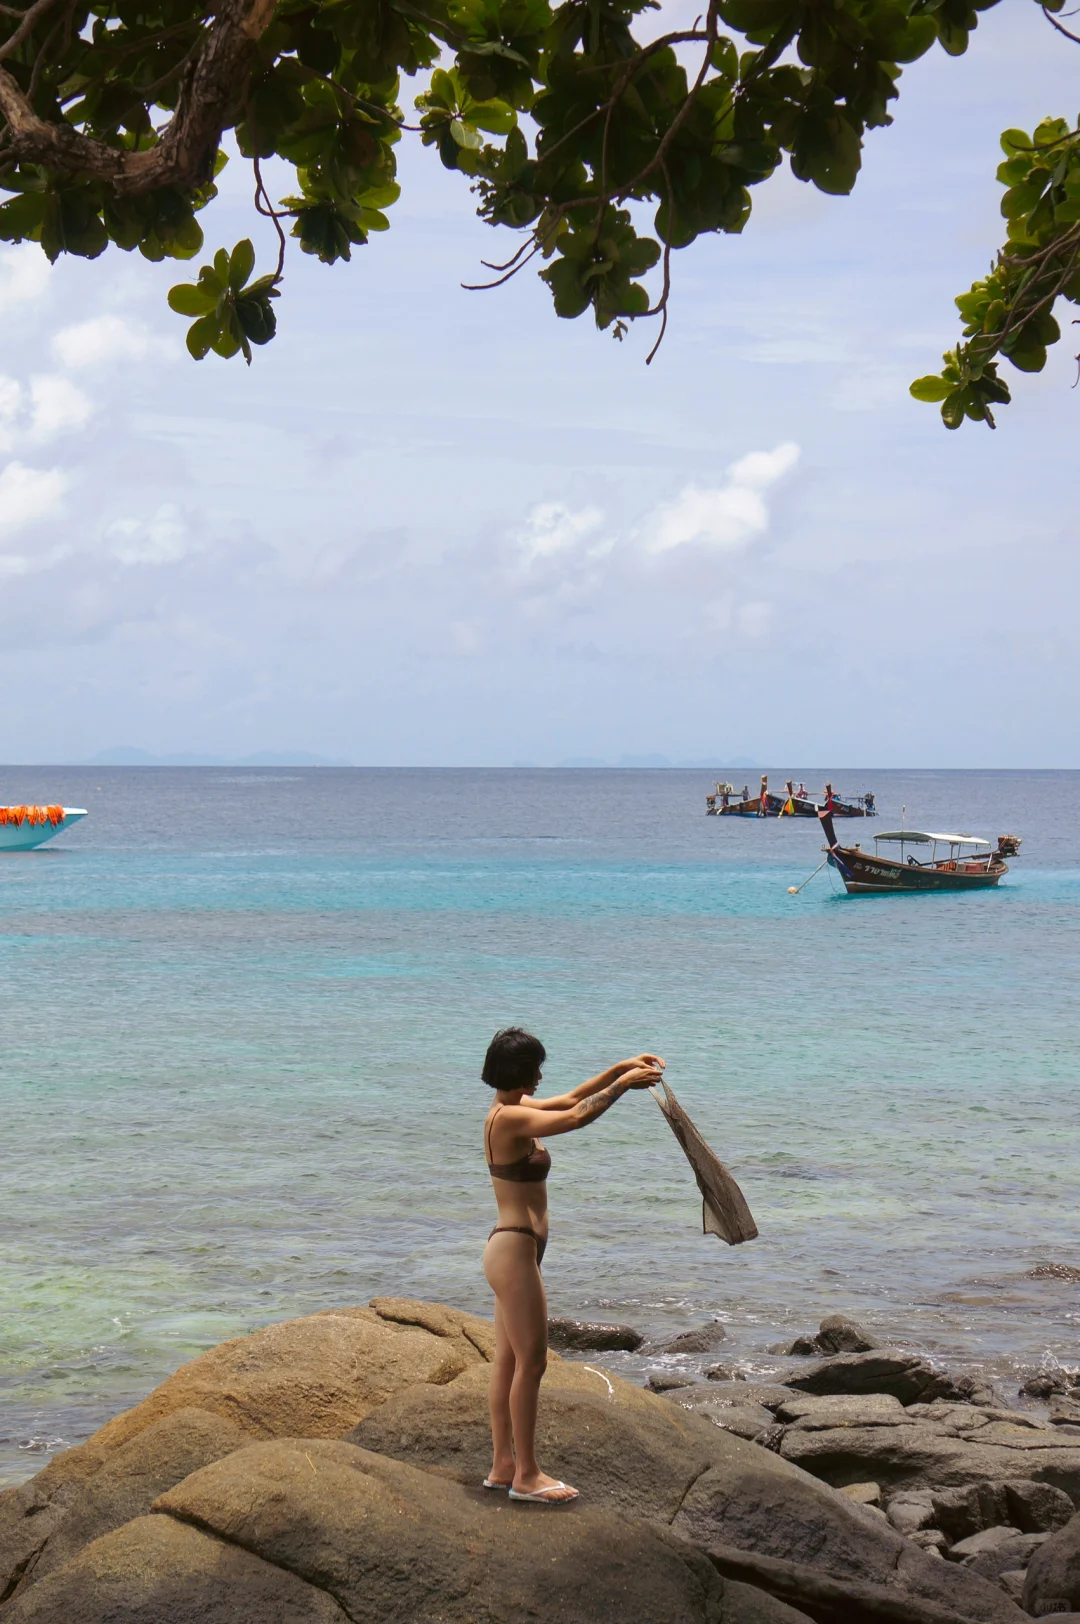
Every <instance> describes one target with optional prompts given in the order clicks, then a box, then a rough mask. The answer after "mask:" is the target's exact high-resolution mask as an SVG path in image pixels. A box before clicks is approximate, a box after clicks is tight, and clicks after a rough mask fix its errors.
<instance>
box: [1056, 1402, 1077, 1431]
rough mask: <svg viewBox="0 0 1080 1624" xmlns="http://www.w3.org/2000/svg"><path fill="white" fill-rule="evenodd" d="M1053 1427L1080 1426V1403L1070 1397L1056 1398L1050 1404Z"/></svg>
mask: <svg viewBox="0 0 1080 1624" xmlns="http://www.w3.org/2000/svg"><path fill="white" fill-rule="evenodd" d="M1049 1421H1050V1425H1051V1426H1052V1427H1068V1426H1073V1427H1075V1426H1080V1404H1077V1403H1076V1402H1075V1401H1074V1400H1073V1399H1070V1398H1055V1399H1053V1400H1052V1401H1051V1404H1050V1415H1049Z"/></svg>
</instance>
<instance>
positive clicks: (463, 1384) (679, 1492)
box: [0, 1298, 1080, 1624]
mask: <svg viewBox="0 0 1080 1624" xmlns="http://www.w3.org/2000/svg"><path fill="white" fill-rule="evenodd" d="M635 1337H637V1341H636V1342H634V1341H633V1338H635ZM552 1338H553V1343H555V1344H557V1345H560V1346H562V1347H563V1348H565V1349H566V1350H567V1351H568V1352H570V1353H571V1355H572V1356H571V1357H560V1356H559V1354H557V1353H553V1354H552V1357H551V1362H550V1366H549V1369H548V1372H547V1375H546V1377H545V1379H544V1384H543V1389H542V1395H541V1414H540V1446H541V1458H542V1459H543V1460H544V1461H545V1462H546V1463H547V1464H549V1465H550V1466H552V1467H555V1468H557V1469H558V1471H559V1473H560V1474H561V1475H564V1476H565V1477H566V1478H567V1480H568V1481H570V1482H573V1483H576V1484H577V1485H578V1486H579V1487H580V1488H581V1489H582V1491H583V1498H582V1500H581V1502H579V1503H578V1504H576V1505H573V1506H569V1507H566V1508H565V1509H556V1508H537V1507H532V1506H517V1505H514V1504H512V1503H511V1502H509V1501H508V1500H507V1498H506V1496H505V1495H501V1494H491V1493H485V1491H483V1490H482V1489H481V1488H480V1487H479V1485H480V1481H481V1479H482V1477H483V1475H484V1472H485V1470H486V1468H487V1466H488V1464H489V1448H490V1443H489V1433H488V1419H487V1402H486V1392H487V1378H488V1371H487V1364H488V1361H489V1359H490V1357H491V1354H492V1350H493V1330H492V1327H491V1325H490V1323H489V1322H488V1321H486V1320H483V1319H478V1318H476V1317H474V1316H472V1315H468V1314H463V1313H460V1312H458V1311H456V1310H454V1309H451V1308H446V1307H442V1306H440V1305H438V1304H431V1303H420V1302H412V1301H407V1300H404V1299H391V1298H376V1299H375V1300H374V1301H373V1302H372V1303H371V1304H370V1305H369V1307H367V1308H347V1309H342V1310H340V1311H336V1312H330V1313H321V1314H316V1315H312V1316H310V1317H308V1318H305V1319H300V1320H291V1321H287V1322H285V1323H283V1324H279V1325H272V1326H269V1327H267V1328H266V1329H265V1330H262V1331H259V1332H256V1333H255V1334H254V1335H253V1336H250V1337H243V1338H237V1339H235V1340H233V1341H230V1342H225V1343H223V1344H222V1345H221V1346H220V1347H218V1348H214V1349H212V1350H211V1351H210V1352H208V1353H206V1354H204V1355H203V1356H202V1357H201V1358H199V1359H196V1360H194V1361H193V1362H192V1363H191V1364H189V1365H185V1366H184V1367H182V1368H181V1369H180V1370H178V1371H177V1372H176V1373H175V1375H173V1376H171V1377H170V1378H169V1379H168V1380H167V1381H166V1382H164V1383H163V1384H162V1385H161V1386H160V1387H158V1388H157V1389H155V1391H154V1392H153V1393H151V1394H150V1396H149V1397H148V1398H146V1399H145V1400H143V1402H142V1403H141V1404H137V1405H136V1406H135V1407H134V1409H131V1410H128V1411H126V1412H124V1413H123V1414H121V1415H119V1416H117V1417H115V1419H114V1420H112V1421H110V1422H109V1423H108V1424H107V1425H106V1426H104V1427H103V1428H101V1430H100V1431H99V1432H97V1433H95V1434H94V1436H93V1437H92V1438H90V1439H89V1440H88V1441H87V1442H86V1443H84V1444H81V1445H79V1446H78V1447H77V1448H74V1449H70V1450H68V1451H66V1452H65V1453H64V1454H61V1455H58V1456H56V1457H55V1458H54V1459H53V1460H52V1461H51V1462H50V1463H49V1465H48V1466H46V1467H45V1468H44V1470H43V1471H41V1472H39V1473H38V1474H37V1476H36V1477H34V1478H32V1479H30V1480H29V1481H28V1482H27V1483H24V1484H22V1485H21V1486H19V1487H18V1488H15V1489H10V1490H8V1491H7V1492H6V1493H4V1494H2V1495H0V1624H73V1621H74V1624H349V1621H351V1624H369V1621H370V1624H376V1621H378V1624H397V1621H400V1624H458V1621H460V1624H519V1621H520V1624H525V1621H526V1620H529V1621H532V1624H537V1621H539V1624H544V1621H548V1620H550V1621H551V1624H600V1621H603V1624H799V1621H800V1620H802V1621H805V1620H814V1621H815V1624H862V1621H867V1624H879V1621H881V1624H885V1621H888V1624H1023V1620H1024V1619H1025V1618H1029V1617H1032V1616H1034V1617H1041V1618H1062V1619H1063V1618H1065V1617H1067V1616H1068V1615H1069V1614H1070V1613H1076V1612H1080V1515H1077V1511H1076V1508H1077V1506H1078V1505H1080V1375H1077V1376H1075V1378H1074V1377H1073V1376H1071V1375H1070V1373H1069V1372H1067V1371H1050V1372H1047V1373H1045V1374H1044V1376H1043V1377H1041V1378H1038V1379H1037V1380H1039V1381H1041V1382H1042V1387H1041V1388H1040V1389H1039V1390H1038V1391H1032V1392H1029V1393H1028V1394H1026V1395H1024V1396H1023V1397H1022V1398H1021V1397H1020V1396H1019V1395H1018V1396H1017V1404H1016V1405H1010V1404H1009V1403H1007V1402H1005V1397H1004V1396H1003V1395H1001V1394H999V1393H995V1392H992V1391H990V1390H989V1389H987V1388H984V1387H980V1386H979V1385H978V1384H977V1382H975V1381H974V1380H973V1379H972V1378H970V1377H961V1378H959V1379H953V1378H952V1377H950V1376H949V1375H948V1374H946V1373H944V1372H942V1371H940V1370H938V1369H936V1368H935V1367H933V1366H931V1365H930V1364H929V1363H927V1362H926V1361H925V1360H923V1359H921V1358H920V1357H919V1356H918V1355H916V1354H914V1353H910V1352H906V1351H903V1350H897V1349H889V1348H881V1347H879V1346H877V1345H876V1343H875V1341H874V1339H873V1338H872V1337H868V1336H867V1334H866V1333H865V1332H864V1331H862V1330H861V1329H860V1327H858V1326H856V1325H853V1324H852V1323H851V1322H850V1321H848V1320H844V1319H843V1318H842V1317H840V1316H834V1317H833V1318H831V1319H830V1320H826V1321H823V1322H822V1325H821V1327H820V1329H819V1331H818V1332H817V1333H816V1334H815V1335H813V1336H808V1337H806V1338H800V1339H799V1341H798V1342H797V1343H796V1344H794V1345H792V1346H791V1347H789V1348H785V1349H784V1350H777V1351H778V1353H780V1354H781V1356H782V1357H783V1358H785V1359H786V1360H787V1361H788V1363H787V1364H786V1365H785V1366H784V1368H783V1369H782V1370H781V1371H780V1372H779V1373H778V1379H777V1380H775V1381H769V1382H761V1381H752V1380H740V1379H738V1377H739V1374H740V1373H739V1372H738V1371H737V1370H733V1369H732V1368H731V1366H730V1365H723V1364H719V1363H716V1362H709V1363H703V1364H702V1366H701V1368H700V1370H699V1371H697V1372H696V1373H694V1374H692V1375H684V1374H680V1373H679V1371H678V1370H677V1369H674V1368H673V1364H676V1365H677V1363H678V1360H679V1359H680V1358H681V1357H682V1356H683V1355H691V1354H692V1355H694V1356H695V1357H697V1358H700V1359H702V1360H704V1361H715V1359H716V1357H717V1355H718V1354H719V1353H722V1351H723V1348H722V1344H723V1342H724V1331H723V1328H722V1327H721V1326H719V1325H718V1324H717V1323H716V1322H711V1323H710V1324H707V1325H704V1326H701V1327H698V1328H697V1329H696V1330H691V1331H690V1332H688V1333H685V1334H684V1335H683V1336H682V1337H680V1338H678V1339H676V1343H677V1344H678V1345H677V1346H676V1345H675V1344H668V1345H667V1346H666V1347H665V1348H663V1349H658V1350H656V1354H657V1359H658V1368H657V1369H656V1371H655V1372H654V1373H653V1375H652V1376H651V1377H650V1385H651V1386H652V1388H653V1389H654V1390H653V1391H649V1390H648V1389H647V1388H643V1387H641V1386H636V1385H634V1384H632V1383H630V1382H628V1381H625V1380H623V1379H622V1378H620V1377H619V1376H618V1375H616V1374H614V1373H612V1372H611V1371H610V1370H607V1369H605V1367H604V1366H603V1364H602V1363H600V1362H599V1355H600V1352H601V1351H602V1350H604V1349H607V1350H609V1351H617V1350H625V1349H637V1348H640V1346H641V1338H640V1337H639V1336H638V1333H636V1332H635V1331H634V1330H633V1328H632V1327H610V1326H592V1325H582V1324H579V1323H578V1322H560V1323H559V1324H555V1325H553V1328H552ZM605 1339H606V1340H605ZM628 1339H629V1340H628ZM645 1351H646V1354H648V1352H649V1351H650V1350H648V1349H646V1350H645ZM590 1354H592V1355H593V1356H592V1357H591V1358H590V1357H589V1355H590ZM582 1355H584V1356H585V1357H584V1358H583V1357H582ZM665 1359H666V1363H665ZM646 1363H647V1360H646ZM657 1389H659V1390H657ZM1034 1403H1038V1404H1040V1406H1041V1408H1040V1410H1039V1411H1038V1412H1037V1411H1036V1410H1034V1409H1033V1408H1031V1407H1030V1405H1031V1404H1034Z"/></svg>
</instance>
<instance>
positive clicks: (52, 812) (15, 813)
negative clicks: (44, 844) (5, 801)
mask: <svg viewBox="0 0 1080 1624" xmlns="http://www.w3.org/2000/svg"><path fill="white" fill-rule="evenodd" d="M63 821H64V809H63V807H62V806H0V824H5V823H9V824H14V825H15V827H16V828H18V826H19V825H20V824H21V823H29V824H30V825H31V827H33V825H34V824H38V823H51V824H52V826H53V828H54V829H55V828H56V826H57V825H58V824H61V823H63Z"/></svg>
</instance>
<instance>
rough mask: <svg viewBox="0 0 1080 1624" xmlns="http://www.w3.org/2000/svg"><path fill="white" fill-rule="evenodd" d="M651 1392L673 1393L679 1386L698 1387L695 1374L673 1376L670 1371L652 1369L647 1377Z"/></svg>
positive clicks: (646, 1382)
mask: <svg viewBox="0 0 1080 1624" xmlns="http://www.w3.org/2000/svg"><path fill="white" fill-rule="evenodd" d="M645 1386H646V1387H647V1388H648V1389H649V1392H650V1393H673V1392H674V1391H675V1389H676V1388H677V1387H696V1386H697V1383H696V1382H695V1381H694V1378H693V1376H673V1375H672V1374H671V1373H670V1371H666V1370H650V1371H649V1374H648V1376H646V1378H645Z"/></svg>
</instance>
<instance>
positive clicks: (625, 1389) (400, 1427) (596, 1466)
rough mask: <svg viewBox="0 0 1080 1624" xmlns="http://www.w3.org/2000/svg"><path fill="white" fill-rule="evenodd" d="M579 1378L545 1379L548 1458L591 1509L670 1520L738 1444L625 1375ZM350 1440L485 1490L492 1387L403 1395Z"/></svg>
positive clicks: (544, 1455)
mask: <svg viewBox="0 0 1080 1624" xmlns="http://www.w3.org/2000/svg"><path fill="white" fill-rule="evenodd" d="M579 1372H582V1367H580V1366H574V1365H570V1364H566V1365H561V1366H559V1367H558V1368H557V1369H556V1370H555V1371H549V1372H548V1374H547V1375H546V1376H545V1378H544V1382H543V1384H542V1386H541V1396H540V1414H539V1422H538V1426H537V1454H538V1456H539V1458H540V1460H541V1461H542V1462H543V1463H544V1465H545V1467H546V1469H547V1470H549V1471H552V1472H555V1473H556V1474H557V1475H558V1476H559V1477H561V1478H564V1479H565V1481H566V1482H567V1483H572V1484H573V1485H574V1486H575V1487H576V1488H579V1489H581V1491H582V1495H583V1497H584V1498H585V1499H586V1501H587V1503H588V1504H590V1505H601V1506H605V1507H607V1508H609V1509H612V1510H618V1511H620V1512H622V1513H628V1514H630V1515H632V1516H637V1517H655V1518H658V1519H659V1520H660V1521H663V1522H670V1521H671V1519H672V1517H673V1516H674V1515H675V1512H676V1510H677V1509H678V1507H679V1505H680V1503H681V1501H682V1497H683V1495H684V1494H685V1493H686V1490H687V1487H688V1486H689V1484H690V1483H691V1482H692V1481H693V1480H694V1478H695V1477H697V1476H699V1475H700V1474H701V1473H702V1472H703V1471H705V1470H706V1469H707V1468H708V1467H709V1466H711V1465H714V1464H716V1463H718V1462H720V1461H722V1460H723V1459H724V1458H725V1452H726V1451H727V1450H729V1449H730V1448H731V1447H733V1444H734V1440H732V1439H731V1438H729V1437H728V1436H727V1435H726V1434H725V1433H724V1432H721V1431H720V1430H719V1429H718V1428H717V1427H715V1426H713V1425H712V1424H711V1423H710V1422H709V1421H707V1420H705V1419H704V1418H703V1417H701V1416H699V1415H696V1414H691V1413H688V1412H687V1411H685V1410H683V1409H681V1408H679V1407H678V1406H677V1405H676V1404H673V1403H671V1402H670V1401H668V1400H665V1399H659V1398H655V1397H653V1396H652V1395H651V1394H649V1393H646V1392H644V1391H643V1390H642V1389H641V1388H640V1387H632V1386H631V1385H630V1384H629V1382H623V1381H620V1380H619V1378H618V1377H617V1376H605V1377H604V1378H602V1379H601V1380H596V1379H595V1378H593V1379H590V1378H589V1377H588V1376H587V1374H586V1373H583V1372H582V1374H584V1375H585V1381H582V1379H581V1374H579ZM586 1382H587V1383H588V1385H586ZM608 1383H610V1388H611V1391H610V1392H608V1391H607V1384H608ZM764 1413H765V1416H766V1420H768V1419H769V1417H768V1412H767V1411H766V1412H764ZM347 1441H348V1442H350V1443H352V1444H354V1445H358V1446H360V1447H362V1448H364V1449H366V1450H369V1451H372V1452H376V1453H378V1454H380V1455H384V1456H388V1457H390V1458H392V1459H393V1460H398V1461H404V1462H407V1463H408V1464H409V1465H410V1466H413V1467H426V1468H428V1469H432V1468H434V1469H436V1470H438V1471H439V1472H440V1473H443V1474H445V1475H447V1476H452V1477H453V1478H455V1479H456V1480H457V1481H458V1482H459V1483H462V1484H470V1485H475V1484H478V1483H480V1482H481V1481H482V1479H483V1477H484V1475H485V1473H486V1472H487V1470H488V1468H489V1467H490V1465H491V1424H490V1420H489V1417H488V1404H487V1384H486V1381H484V1382H483V1383H481V1382H478V1381H459V1382H454V1383H452V1384H451V1385H450V1386H449V1387H443V1388H437V1389H436V1388H429V1387H415V1388H411V1389H409V1390H407V1391H406V1392H404V1393H399V1394H398V1395H396V1397H394V1398H392V1399H388V1400H387V1402H386V1403H385V1404H383V1405H382V1406H381V1407H380V1408H379V1409H377V1410H375V1411H373V1412H372V1413H371V1414H370V1415H369V1416H367V1417H366V1418H365V1419H364V1420H363V1421H362V1422H361V1423H360V1425H359V1426H358V1427H355V1428H354V1429H353V1430H352V1431H351V1432H349V1433H348V1434H347Z"/></svg>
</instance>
